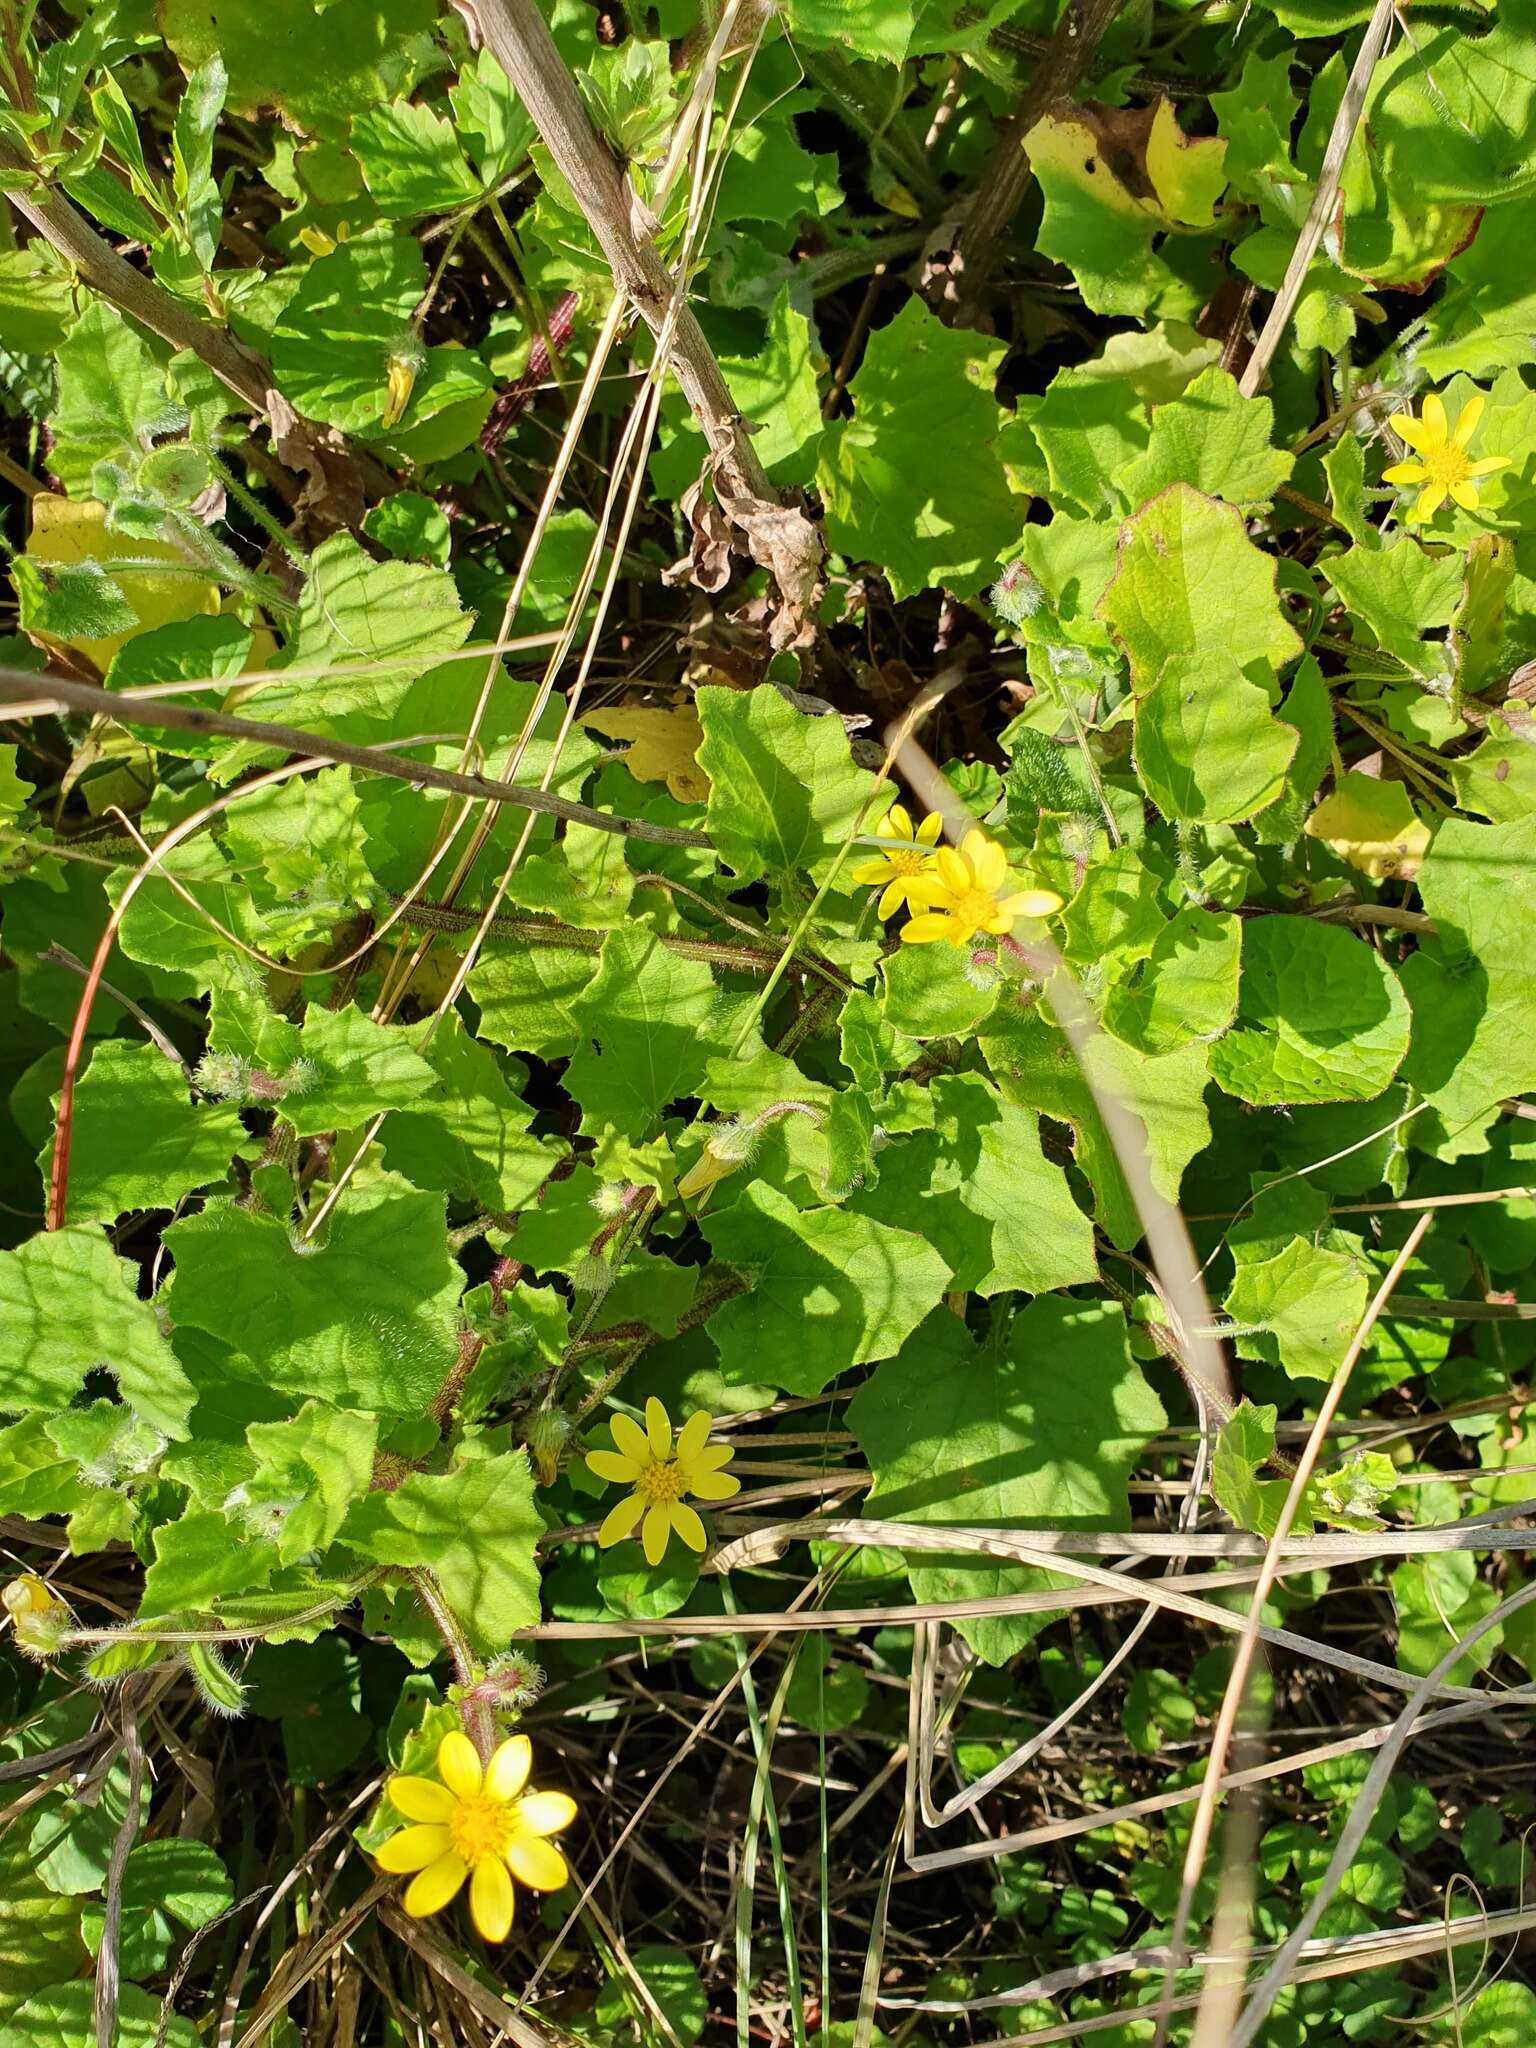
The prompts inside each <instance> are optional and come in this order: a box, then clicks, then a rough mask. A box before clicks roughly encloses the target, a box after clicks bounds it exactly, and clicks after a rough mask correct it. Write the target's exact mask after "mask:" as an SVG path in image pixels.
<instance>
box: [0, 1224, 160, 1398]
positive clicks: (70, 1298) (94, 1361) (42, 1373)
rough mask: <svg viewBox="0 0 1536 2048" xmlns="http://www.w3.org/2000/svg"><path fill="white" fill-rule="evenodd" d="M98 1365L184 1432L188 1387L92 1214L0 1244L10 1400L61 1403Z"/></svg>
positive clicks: (0, 1305)
mask: <svg viewBox="0 0 1536 2048" xmlns="http://www.w3.org/2000/svg"><path fill="white" fill-rule="evenodd" d="M99 1367H100V1368H105V1369H106V1370H107V1371H108V1372H110V1373H111V1374H112V1375H113V1376H114V1378H115V1379H116V1381H117V1383H118V1386H119V1388H120V1389H121V1390H122V1395H123V1399H124V1400H125V1401H126V1402H127V1403H128V1405H129V1407H131V1408H132V1409H133V1411H134V1413H135V1414H136V1415H139V1416H141V1417H142V1418H143V1420H144V1421H145V1422H148V1423H151V1424H153V1426H154V1427H155V1428H156V1429H158V1430H160V1431H161V1432H162V1433H163V1434H164V1435H166V1436H169V1437H184V1436H185V1435H186V1433H187V1417H188V1415H189V1414H190V1412H191V1408H192V1400H193V1388H192V1385H191V1382H190V1381H189V1380H188V1378H187V1376H186V1374H185V1372H184V1371H183V1370H182V1368H181V1365H180V1364H179V1363H178V1361H177V1359H176V1356H175V1353H174V1352H173V1351H172V1350H171V1347H170V1345H169V1344H168V1343H167V1342H166V1339H165V1337H164V1336H163V1334H162V1333H161V1329H160V1324H159V1320H158V1318H157V1316H156V1313H155V1310H154V1309H153V1308H152V1307H151V1306H150V1304H149V1303H148V1302H147V1301H140V1300H139V1298H138V1290H137V1286H136V1276H135V1273H134V1269H133V1268H132V1267H131V1266H130V1265H129V1264H128V1263H127V1262H126V1261H125V1260H123V1259H120V1258H119V1257H118V1256H117V1254H116V1253H115V1252H114V1251H113V1249H112V1247H111V1245H110V1244H109V1243H108V1242H107V1240H106V1238H105V1237H103V1236H102V1235H101V1233H100V1232H99V1231H98V1230H96V1229H94V1228H93V1227H92V1226H91V1225H90V1224H85V1223H77V1224H71V1225H68V1226H66V1227H65V1228H64V1229H62V1230H52V1231H45V1232H43V1233H42V1234H41V1235H40V1236H37V1237H33V1238H30V1239H29V1240H28V1241H27V1243H25V1244H24V1245H21V1246H19V1247H18V1249H17V1250H15V1251H9V1252H0V1368H3V1370H0V1386H3V1388H4V1394H3V1396H0V1399H3V1401H4V1403H5V1405H6V1407H8V1408H11V1409H17V1408H20V1409H27V1408H42V1409H47V1410H54V1409H60V1408H65V1407H67V1406H68V1405H69V1403H70V1401H71V1400H72V1399H73V1398H74V1396H75V1394H76V1393H77V1392H78V1391H79V1388H80V1385H81V1383H82V1382H83V1380H84V1379H85V1377H86V1375H87V1374H88V1373H90V1372H93V1371H95V1370H96V1369H97V1368H99Z"/></svg>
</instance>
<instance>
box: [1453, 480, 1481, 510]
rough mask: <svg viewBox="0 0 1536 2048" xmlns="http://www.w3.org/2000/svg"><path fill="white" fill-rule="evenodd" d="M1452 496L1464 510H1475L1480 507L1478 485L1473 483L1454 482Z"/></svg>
mask: <svg viewBox="0 0 1536 2048" xmlns="http://www.w3.org/2000/svg"><path fill="white" fill-rule="evenodd" d="M1451 496H1452V497H1453V498H1454V499H1455V500H1456V502H1457V504H1458V505H1459V506H1460V507H1461V509H1462V511H1463V512H1475V511H1476V510H1477V507H1478V496H1477V485H1476V484H1473V483H1465V484H1452V485H1451Z"/></svg>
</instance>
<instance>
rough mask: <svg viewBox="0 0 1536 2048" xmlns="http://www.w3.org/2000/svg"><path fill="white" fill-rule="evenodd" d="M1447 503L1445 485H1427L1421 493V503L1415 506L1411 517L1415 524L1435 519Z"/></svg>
mask: <svg viewBox="0 0 1536 2048" xmlns="http://www.w3.org/2000/svg"><path fill="white" fill-rule="evenodd" d="M1444 503H1445V485H1444V484H1426V485H1425V486H1424V488H1423V490H1422V491H1420V493H1419V502H1418V503H1417V505H1415V506H1414V508H1413V512H1412V514H1411V517H1412V518H1413V519H1414V521H1415V522H1422V521H1423V520H1426V519H1433V518H1434V516H1435V514H1436V513H1437V512H1438V511H1439V510H1440V507H1441V506H1442V505H1443V504H1444Z"/></svg>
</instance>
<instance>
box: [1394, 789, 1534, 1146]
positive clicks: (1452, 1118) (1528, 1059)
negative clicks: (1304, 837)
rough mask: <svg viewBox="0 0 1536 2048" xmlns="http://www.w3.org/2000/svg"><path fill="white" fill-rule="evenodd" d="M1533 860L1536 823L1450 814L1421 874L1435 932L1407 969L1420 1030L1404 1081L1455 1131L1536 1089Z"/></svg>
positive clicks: (1421, 887)
mask: <svg viewBox="0 0 1536 2048" xmlns="http://www.w3.org/2000/svg"><path fill="white" fill-rule="evenodd" d="M1533 862H1536V817H1527V818H1521V819H1519V820H1518V821H1517V822H1515V823H1513V824H1509V825H1473V824H1468V823H1467V822H1466V821H1465V820H1463V819H1461V818H1447V819H1445V820H1444V821H1443V823H1442V824H1441V826H1440V828H1439V830H1438V831H1437V832H1436V834H1435V837H1434V841H1433V843H1432V845H1431V846H1430V850H1429V855H1428V858H1427V859H1426V860H1425V863H1424V866H1423V867H1422V868H1421V869H1420V871H1419V877H1418V882H1419V893H1420V895H1421V896H1422V897H1423V900H1424V908H1425V909H1426V910H1427V911H1428V913H1429V914H1430V916H1431V917H1432V918H1433V919H1434V920H1435V934H1434V936H1432V937H1428V936H1426V937H1425V938H1424V939H1422V940H1421V942H1420V945H1419V948H1418V950H1417V952H1416V953H1415V954H1414V956H1413V957H1412V959H1410V960H1409V961H1407V962H1406V963H1405V965H1404V968H1403V986H1404V988H1405V989H1406V990H1407V993H1408V998H1409V1000H1410V1002H1411V1003H1412V1005H1413V1031H1414V1038H1413V1050H1412V1052H1411V1053H1410V1055H1409V1058H1408V1061H1407V1063H1406V1065H1405V1068H1404V1078H1405V1079H1406V1080H1408V1081H1410V1082H1411V1083H1412V1085H1413V1086H1414V1087H1415V1088H1417V1089H1418V1090H1419V1091H1420V1093H1421V1094H1423V1095H1424V1096H1425V1098H1426V1099H1427V1100H1428V1101H1429V1102H1431V1103H1432V1104H1433V1105H1434V1107H1435V1109H1436V1110H1437V1111H1438V1112H1439V1115H1440V1117H1441V1119H1442V1121H1443V1122H1444V1123H1445V1124H1446V1126H1447V1127H1448V1128H1450V1129H1453V1130H1454V1129H1455V1128H1457V1127H1458V1126H1460V1125H1463V1124H1466V1123H1469V1122H1471V1121H1472V1120H1473V1119H1474V1118H1475V1117H1477V1116H1478V1115H1480V1114H1481V1113H1482V1112H1483V1111H1484V1110H1486V1109H1487V1108H1488V1107H1489V1106H1490V1105H1491V1104H1493V1103H1495V1102H1498V1101H1500V1100H1502V1099H1503V1098H1504V1097H1505V1096H1508V1095H1520V1094H1523V1093H1524V1092H1525V1090H1526V1089H1527V1088H1529V1087H1531V1086H1532V1085H1536V1041H1533V1038H1532V1034H1531V1029H1530V1025H1531V1019H1532V1017H1533V1016H1536V979H1533V973H1532V968H1531V964H1530V963H1531V952H1530V945H1529V937H1530V930H1531V918H1532V915H1533V914H1536V901H1533V896H1532V890H1533V886H1536V885H1533V879H1532V878H1533V874H1536V868H1533V865H1532V864H1533Z"/></svg>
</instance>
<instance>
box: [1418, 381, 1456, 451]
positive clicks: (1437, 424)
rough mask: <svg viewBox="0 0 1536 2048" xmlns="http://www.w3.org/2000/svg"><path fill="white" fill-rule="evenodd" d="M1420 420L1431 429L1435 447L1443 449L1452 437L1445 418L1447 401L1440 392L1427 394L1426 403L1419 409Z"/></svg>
mask: <svg viewBox="0 0 1536 2048" xmlns="http://www.w3.org/2000/svg"><path fill="white" fill-rule="evenodd" d="M1419 418H1420V419H1421V420H1422V421H1423V422H1424V424H1425V426H1426V427H1427V428H1428V429H1429V434H1430V439H1431V441H1432V442H1433V444H1434V446H1435V447H1436V448H1443V447H1444V446H1445V444H1446V441H1447V440H1448V439H1449V437H1450V427H1449V423H1448V422H1447V420H1446V417H1445V400H1444V399H1443V398H1442V397H1441V396H1440V394H1439V392H1438V391H1426V392H1425V394H1424V403H1423V404H1422V405H1421V406H1420V407H1419Z"/></svg>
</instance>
